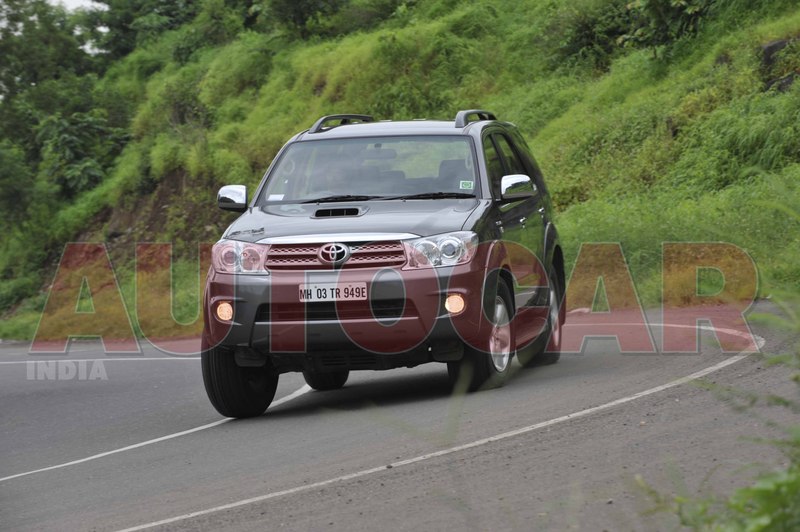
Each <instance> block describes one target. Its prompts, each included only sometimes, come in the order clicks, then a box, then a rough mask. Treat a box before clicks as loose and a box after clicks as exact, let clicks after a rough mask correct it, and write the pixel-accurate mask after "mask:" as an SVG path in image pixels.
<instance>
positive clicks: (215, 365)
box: [201, 347, 278, 418]
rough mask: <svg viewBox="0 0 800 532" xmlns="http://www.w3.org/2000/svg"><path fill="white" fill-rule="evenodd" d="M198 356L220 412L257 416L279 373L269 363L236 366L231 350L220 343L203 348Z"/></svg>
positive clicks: (264, 407) (269, 400) (271, 394)
mask: <svg viewBox="0 0 800 532" xmlns="http://www.w3.org/2000/svg"><path fill="white" fill-rule="evenodd" d="M201 360H202V366H203V383H204V384H205V387H206V393H207V394H208V398H209V399H210V400H211V404H212V405H214V408H216V409H217V412H219V413H220V414H222V415H223V416H226V417H236V418H246V417H254V416H260V415H261V414H263V413H264V412H265V411H266V410H267V407H268V406H269V405H270V403H272V399H273V398H274V397H275V390H277V389H278V374H277V373H275V371H274V370H273V369H272V368H270V367H269V366H268V365H265V366H262V367H242V366H238V365H237V364H236V360H235V357H234V353H233V351H232V350H230V349H225V348H221V347H214V348H211V349H208V350H206V351H203V353H202V355H201Z"/></svg>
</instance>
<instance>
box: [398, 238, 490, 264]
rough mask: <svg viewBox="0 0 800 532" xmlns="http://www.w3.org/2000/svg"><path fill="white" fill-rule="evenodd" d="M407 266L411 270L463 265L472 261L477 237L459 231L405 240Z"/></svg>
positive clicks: (476, 245)
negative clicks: (407, 256) (407, 254)
mask: <svg viewBox="0 0 800 532" xmlns="http://www.w3.org/2000/svg"><path fill="white" fill-rule="evenodd" d="M405 243H406V245H408V249H409V258H408V265H409V267H411V268H432V267H438V266H454V265H456V264H464V263H465V262H469V261H470V260H471V259H472V256H473V255H474V254H475V249H476V248H477V247H478V235H476V234H475V233H473V232H472V231H459V232H457V233H445V234H443V235H434V236H428V237H425V238H417V239H414V240H407V241H406V242H405Z"/></svg>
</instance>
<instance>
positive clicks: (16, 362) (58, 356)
mask: <svg viewBox="0 0 800 532" xmlns="http://www.w3.org/2000/svg"><path fill="white" fill-rule="evenodd" d="M98 360H99V361H101V362H152V361H156V360H200V357H149V358H132V357H130V358H128V357H125V358H117V357H102V358H63V357H61V356H60V355H57V356H53V357H52V358H36V359H33V360H8V361H5V362H0V366H8V365H11V364H35V363H36V362H52V361H62V362H97V361H98Z"/></svg>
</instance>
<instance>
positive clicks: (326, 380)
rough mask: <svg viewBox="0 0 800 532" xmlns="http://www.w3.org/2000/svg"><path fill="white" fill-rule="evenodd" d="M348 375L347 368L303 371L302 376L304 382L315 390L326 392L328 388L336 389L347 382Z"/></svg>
mask: <svg viewBox="0 0 800 532" xmlns="http://www.w3.org/2000/svg"><path fill="white" fill-rule="evenodd" d="M349 376H350V371H349V370H346V369H345V370H341V371H331V372H324V373H323V372H320V373H317V372H312V371H304V372H303V378H304V379H305V380H306V384H308V385H309V386H311V387H312V388H314V389H315V390H317V391H320V392H327V391H328V390H338V389H339V388H341V387H342V386H344V383H346V382H347V377H349Z"/></svg>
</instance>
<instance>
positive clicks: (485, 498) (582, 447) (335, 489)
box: [0, 326, 797, 530]
mask: <svg viewBox="0 0 800 532" xmlns="http://www.w3.org/2000/svg"><path fill="white" fill-rule="evenodd" d="M754 332H756V334H758V335H759V336H761V337H763V338H764V340H765V345H764V348H763V350H764V351H767V352H775V351H780V350H783V349H788V347H789V346H790V344H789V343H788V340H786V339H783V340H782V339H781V337H780V335H776V334H775V333H772V332H771V331H769V330H766V329H764V328H763V327H758V326H754ZM654 333H655V336H656V337H658V336H659V333H658V331H654ZM53 358H58V359H60V360H62V362H60V363H59V364H61V367H56V365H55V364H53V363H51V364H50V365H49V366H46V367H45V366H42V365H40V366H37V365H36V364H37V363H36V362H33V361H37V360H52V359H53ZM64 360H69V361H72V362H70V363H65V362H63V361H64ZM80 360H83V361H84V362H77V361H80ZM96 361H99V362H96ZM97 364H99V365H97ZM81 368H83V369H81ZM48 371H50V372H51V373H50V374H48V373H47V372H48ZM59 371H61V372H62V373H61V374H59V373H58V372H59ZM73 371H74V373H75V375H74V376H72V377H71V378H68V377H70V375H71V372H73ZM703 371H709V373H708V374H707V375H706V376H705V380H706V381H707V382H713V383H716V384H719V385H729V386H734V387H736V388H738V389H742V390H749V391H755V392H760V393H767V392H769V393H784V394H785V395H787V396H791V395H792V394H794V393H796V392H795V385H793V384H792V383H791V382H790V381H789V379H788V378H787V375H786V371H785V369H784V368H781V367H779V366H767V365H766V364H764V363H763V360H762V359H761V357H759V356H758V355H751V356H747V357H744V356H743V357H732V356H731V355H725V354H722V353H721V352H720V350H719V348H718V347H717V346H715V342H714V341H713V339H711V338H710V337H709V335H704V339H703V352H702V354H701V355H677V356H676V355H623V354H620V353H619V350H618V348H617V346H616V343H615V342H613V341H607V340H596V341H592V342H591V343H590V344H589V345H588V346H587V349H586V350H585V351H584V353H583V354H580V355H565V356H563V357H562V360H561V361H560V362H559V363H558V364H557V365H555V366H549V367H539V368H531V369H520V370H519V371H517V373H516V374H515V376H514V377H513V378H512V379H511V380H510V381H509V382H508V383H507V384H506V386H505V387H503V388H501V389H498V390H492V391H485V392H480V393H476V394H470V395H468V396H466V397H452V396H451V395H450V393H449V388H448V384H447V374H446V369H445V367H444V366H443V365H438V364H429V365H426V366H421V367H418V368H414V369H408V370H393V371H390V372H375V373H372V372H358V373H352V374H351V377H350V381H349V382H348V384H347V385H346V387H345V388H344V389H342V390H339V391H335V392H313V391H308V390H307V388H305V387H304V382H303V380H302V376H301V375H299V374H288V375H283V376H282V377H281V381H280V385H279V388H278V394H277V396H276V399H277V400H278V401H276V403H277V404H273V406H272V407H270V409H269V410H268V412H267V414H266V415H264V416H262V417H260V418H257V419H251V420H236V421H234V420H225V419H224V418H221V417H220V416H219V415H218V414H217V413H216V412H215V411H214V410H213V408H212V407H211V405H210V403H209V402H208V400H207V399H206V396H205V392H204V390H203V384H202V377H201V373H200V364H199V360H197V359H176V358H173V357H166V356H164V355H162V354H160V353H158V352H157V351H155V350H154V349H152V348H146V349H145V350H144V355H143V357H139V358H138V359H120V358H118V357H115V358H113V359H112V358H111V357H108V356H104V355H103V353H102V346H101V345H99V344H96V343H76V344H73V345H72V347H71V349H70V352H69V354H68V355H67V356H66V357H49V358H48V357H45V356H41V355H37V356H31V355H28V354H27V346H25V345H21V344H10V345H9V344H0V398H2V409H0V430H1V432H0V442H1V443H2V446H1V447H2V455H0V528H2V529H3V530H121V529H127V528H136V527H142V526H149V525H151V524H153V523H159V522H161V524H159V525H156V526H155V529H159V528H160V529H176V530H197V529H231V530H274V529H287V530H320V529H325V530H376V529H384V530H445V529H446V530H490V529H491V530H532V529H536V530H542V529H554V530H563V529H568V528H576V529H583V530H641V529H649V530H652V529H670V528H674V526H675V525H676V523H677V521H676V519H675V518H674V517H673V516H670V515H668V514H654V515H649V514H647V513H646V511H647V510H648V509H649V508H650V507H652V503H651V501H650V499H648V497H647V496H646V494H645V491H644V490H643V489H642V488H640V487H638V486H637V485H636V482H635V480H634V479H635V477H636V476H637V475H640V476H641V477H642V478H643V479H644V480H645V481H647V482H648V483H649V484H651V485H653V486H654V487H656V488H657V489H658V490H659V491H661V492H662V493H664V494H670V493H683V492H684V491H685V492H687V493H695V494H696V493H700V494H709V493H728V492H730V490H731V489H732V488H733V487H734V486H736V485H739V484H741V483H742V482H746V481H748V480H750V479H752V478H753V476H754V475H755V474H756V473H758V472H759V471H762V470H764V469H769V468H773V467H777V466H780V465H782V463H783V457H782V456H781V455H780V454H779V453H778V452H777V451H776V450H775V449H773V448H772V447H770V446H765V445H763V444H760V443H758V442H754V441H752V440H751V439H752V438H753V437H762V436H770V435H772V434H774V432H771V431H770V429H768V428H767V427H766V423H765V420H764V419H763V418H762V417H761V416H766V417H768V418H774V419H777V420H778V421H779V422H781V423H786V422H791V421H793V422H795V423H796V421H797V420H796V419H795V420H792V419H789V418H788V417H787V415H786V414H785V413H783V412H782V411H781V410H779V409H776V408H762V409H756V410H755V411H754V412H751V413H750V414H742V413H737V412H735V411H734V410H733V409H732V408H730V406H729V405H727V404H725V403H724V402H723V401H721V400H720V398H719V397H718V395H717V394H715V393H714V392H713V391H709V390H708V389H706V388H703V387H699V386H697V385H696V384H693V383H685V382H678V383H676V382H675V381H676V379H681V378H684V377H687V376H691V375H693V374H696V373H697V372H703ZM53 374H54V375H55V377H53ZM90 377H92V378H90ZM664 385H666V386H664ZM206 425H211V426H208V427H206ZM197 428H200V429H199V430H194V431H192V432H189V433H186V434H183V435H179V434H178V433H181V432H184V431H190V430H192V429H197ZM514 431H516V432H514ZM748 438H750V439H748ZM152 440H157V441H152ZM98 455H99V456H98ZM753 463H756V464H759V465H757V466H755V467H752V466H749V464H753Z"/></svg>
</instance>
